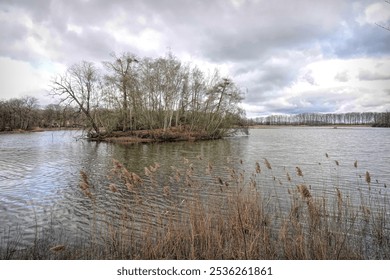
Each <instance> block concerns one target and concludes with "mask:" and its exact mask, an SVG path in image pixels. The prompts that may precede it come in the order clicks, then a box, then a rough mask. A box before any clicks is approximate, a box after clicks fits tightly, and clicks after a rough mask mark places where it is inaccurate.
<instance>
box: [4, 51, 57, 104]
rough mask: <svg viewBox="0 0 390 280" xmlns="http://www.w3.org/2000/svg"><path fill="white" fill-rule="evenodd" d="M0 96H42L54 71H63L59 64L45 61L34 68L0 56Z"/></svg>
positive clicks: (6, 97) (22, 62)
mask: <svg viewBox="0 0 390 280" xmlns="http://www.w3.org/2000/svg"><path fill="white" fill-rule="evenodd" d="M0 69H1V75H0V85H1V88H0V98H1V99H9V98H19V97H21V96H24V95H39V96H38V97H40V98H42V97H43V98H44V97H45V94H46V93H47V91H48V85H49V82H50V79H51V77H52V73H53V72H55V71H63V70H64V66H63V65H61V64H52V63H45V64H40V65H38V66H37V67H36V68H34V67H33V66H31V65H30V64H29V63H27V62H24V61H17V60H13V59H10V58H5V57H0Z"/></svg>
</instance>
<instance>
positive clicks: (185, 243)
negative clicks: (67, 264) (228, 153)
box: [0, 155, 390, 260]
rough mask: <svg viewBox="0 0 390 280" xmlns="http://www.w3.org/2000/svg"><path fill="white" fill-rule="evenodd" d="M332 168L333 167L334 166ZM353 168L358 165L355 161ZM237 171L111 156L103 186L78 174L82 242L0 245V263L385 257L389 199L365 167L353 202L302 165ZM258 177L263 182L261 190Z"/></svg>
mask: <svg viewBox="0 0 390 280" xmlns="http://www.w3.org/2000/svg"><path fill="white" fill-rule="evenodd" d="M326 158H327V159H328V158H329V156H328V155H326ZM333 164H334V165H335V167H336V168H340V164H339V162H338V161H333ZM351 164H353V166H354V167H355V168H358V163H357V161H355V162H354V163H351ZM242 166H243V162H242V160H239V161H238V162H237V163H236V164H235V163H234V162H233V163H232V162H230V163H229V164H227V165H226V167H225V168H226V170H227V172H225V173H224V174H225V175H221V173H218V172H216V169H217V168H215V167H214V166H213V164H212V163H210V162H207V161H206V160H204V159H203V158H202V157H201V156H199V157H197V159H196V160H195V161H190V160H188V159H185V158H183V162H181V163H179V164H178V166H171V167H170V170H171V172H170V173H169V174H168V175H167V173H166V171H164V172H160V170H161V166H160V164H158V163H154V164H152V165H150V166H147V167H145V168H144V174H136V173H134V172H132V171H131V170H128V169H127V168H126V167H125V166H124V165H123V164H122V163H120V162H118V161H116V160H114V161H113V167H112V171H111V172H110V174H109V175H108V177H107V181H106V183H105V184H103V185H94V184H93V183H91V182H92V180H90V178H89V177H90V175H89V174H87V173H86V172H84V171H81V172H80V184H79V192H80V193H81V194H82V195H83V196H85V199H86V201H88V205H89V206H88V209H89V212H88V217H89V221H90V224H89V229H88V230H87V231H86V233H85V236H84V238H82V239H80V240H79V242H76V243H75V242H73V243H67V241H66V240H63V241H59V240H57V241H56V240H52V239H50V240H49V241H50V242H49V241H48V242H46V243H45V242H41V243H43V244H44V245H39V246H35V247H34V248H35V251H34V252H35V253H34V254H31V253H29V252H28V251H26V252H25V253H24V254H21V253H20V252H12V253H11V252H10V251H9V249H7V250H4V249H3V250H2V251H1V252H0V253H1V257H2V258H43V259H193V260H197V259H283V260H286V259H287V260H327V259H332V260H338V259H389V258H390V228H389V225H388V218H389V215H390V214H389V212H388V209H387V208H386V205H388V201H387V196H385V195H374V193H373V192H372V191H371V188H372V179H371V176H370V173H369V172H368V171H367V172H365V173H363V177H362V176H361V175H359V176H360V177H362V180H357V183H356V184H358V186H357V189H366V191H360V199H359V200H356V199H352V198H351V196H350V195H349V194H345V193H343V191H342V186H340V185H334V184H331V185H327V186H324V187H325V188H327V191H326V192H319V191H314V190H313V189H312V188H311V185H310V184H309V182H306V179H305V172H304V170H302V168H300V167H296V168H295V174H292V173H289V172H287V171H286V174H285V178H283V180H282V179H281V178H276V177H275V176H274V173H273V166H272V165H271V163H270V162H269V161H268V160H267V159H263V161H259V162H255V163H254V164H253V171H252V170H251V171H248V170H244V169H242ZM337 172H339V170H337ZM357 176H358V175H357ZM264 178H268V179H269V180H268V181H267V182H268V183H267V184H271V186H270V185H268V186H265V185H264ZM363 178H364V180H363ZM334 181H335V180H330V182H334ZM336 181H337V182H338V181H339V180H336ZM385 187H386V186H385ZM152 194H153V195H152ZM379 201H380V203H378V202H379ZM101 205H106V206H105V207H102V206H101ZM107 205H109V207H107ZM377 205H382V206H380V207H376V206H377ZM86 215H87V214H86ZM36 250H38V251H40V250H41V251H42V252H41V253H39V254H37V253H36Z"/></svg>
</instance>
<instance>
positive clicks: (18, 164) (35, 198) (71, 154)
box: [0, 128, 390, 244]
mask: <svg viewBox="0 0 390 280" xmlns="http://www.w3.org/2000/svg"><path fill="white" fill-rule="evenodd" d="M80 134H81V133H80V132H78V131H55V132H51V131H49V132H40V133H27V134H8V135H5V134H4V135H0V224H1V225H0V244H4V243H7V242H9V241H10V240H13V239H15V240H18V241H19V242H21V243H22V244H28V243H29V242H32V241H33V240H34V238H35V237H36V236H35V234H36V228H37V227H39V228H47V229H53V228H54V229H56V228H58V229H59V231H60V234H62V235H63V236H64V237H66V238H70V239H72V238H74V237H76V236H82V233H83V232H84V231H87V230H88V227H89V226H88V225H89V219H90V218H91V217H90V215H91V209H90V201H88V199H86V198H85V197H84V195H83V194H82V193H81V191H80V188H79V182H80V170H83V171H85V172H87V173H88V174H90V180H91V182H92V183H93V184H94V186H95V188H96V189H99V190H100V189H104V190H106V189H107V178H106V175H107V174H108V172H109V170H111V169H112V167H113V164H112V159H113V158H115V159H117V160H119V161H120V162H122V163H124V164H125V165H126V167H127V168H128V169H129V170H130V171H133V172H136V173H138V174H140V175H142V176H144V167H145V166H150V165H153V164H154V163H155V162H157V163H159V164H160V165H161V169H162V172H163V173H164V172H166V173H171V171H172V168H171V166H178V167H180V166H182V165H183V164H184V162H193V163H194V166H195V167H196V168H199V169H203V170H204V168H206V167H207V165H208V163H210V164H211V165H212V166H213V170H214V172H215V174H217V175H218V174H220V175H221V177H222V176H225V177H226V174H227V173H228V170H227V168H226V167H227V166H229V167H232V166H233V167H237V168H238V169H239V170H245V172H247V174H248V175H250V174H251V173H253V172H254V170H255V163H256V162H259V163H260V166H261V168H262V175H261V176H263V177H261V178H263V179H261V178H260V180H263V183H262V184H259V187H261V188H269V192H270V193H272V191H271V189H272V188H275V186H281V187H280V188H277V189H278V191H277V192H278V194H277V195H278V199H280V201H281V203H282V204H283V202H284V201H287V197H288V196H287V187H283V186H286V185H290V186H291V182H287V177H286V176H287V175H286V174H287V172H288V173H289V174H290V176H291V177H292V179H293V181H294V182H297V183H299V182H302V180H304V182H305V183H307V184H309V185H310V187H311V189H312V191H313V192H320V193H326V194H329V195H332V194H334V190H335V187H339V188H342V192H343V193H344V194H347V195H348V196H350V197H352V199H358V193H361V192H367V191H368V187H367V184H366V183H365V173H366V171H369V172H370V174H371V190H370V192H372V193H375V194H377V195H378V196H380V197H387V196H388V188H389V187H390V172H389V171H388V170H390V129H380V128H339V129H332V128H280V129H254V130H251V131H250V135H249V136H242V137H232V138H227V139H224V140H218V141H203V142H179V143H163V144H136V145H128V146H125V145H114V144H106V143H94V142H92V143H91V142H87V141H85V140H80ZM325 154H327V155H328V157H326V156H325ZM265 158H266V159H267V160H268V161H269V163H270V164H271V166H272V169H271V170H270V169H267V167H266V165H265V164H264V159H265ZM355 160H357V161H358V168H355V167H354V162H355ZM336 161H337V163H338V165H337V164H336ZM296 166H299V167H300V168H301V169H302V171H303V174H304V177H303V178H302V177H298V176H297V175H296V172H295V168H296ZM201 179H202V180H203V181H205V182H206V183H209V184H210V185H215V180H214V179H215V178H213V177H212V176H209V177H207V176H203V177H201ZM161 180H162V179H161ZM164 180H165V179H164ZM160 183H161V185H164V184H166V183H167V182H160ZM216 189H217V188H210V190H209V191H207V193H206V195H209V196H212V195H218V192H217V191H215V190H216ZM178 193H180V192H178ZM147 195H148V197H153V193H148V194H147ZM271 195H272V194H271ZM179 200H180V197H179ZM107 203H108V202H107ZM155 203H156V204H157V205H159V204H163V203H164V202H163V201H162V200H158V199H157V198H156V199H155ZM379 206H381V205H379ZM382 206H383V205H382ZM153 211H154V210H150V212H151V213H150V214H151V215H153ZM57 234H58V233H57Z"/></svg>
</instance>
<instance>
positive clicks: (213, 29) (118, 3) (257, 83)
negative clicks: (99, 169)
mask: <svg viewBox="0 0 390 280" xmlns="http://www.w3.org/2000/svg"><path fill="white" fill-rule="evenodd" d="M378 25H382V26H385V27H388V26H390V4H389V3H386V2H385V1H374V0H359V1H352V0H322V1H312V0H272V1H270V0H153V1H152V0H150V1H149V0H144V1H141V0H139V1H136V0H110V1H105V0H78V1H76V0H75V1H72V0H34V1H31V0H12V1H11V0H9V1H8V0H0V34H1V39H0V99H9V98H12V97H22V96H25V95H32V96H36V97H37V98H38V99H39V100H40V103H41V104H47V103H50V102H51V100H50V99H49V97H48V96H47V91H48V85H49V83H50V79H51V78H52V77H53V76H54V75H55V74H57V73H61V72H63V71H64V70H65V69H66V67H68V66H69V65H71V64H73V63H76V62H80V61H81V60H88V61H94V62H96V63H100V62H101V61H103V60H109V59H110V53H112V52H116V53H118V54H120V53H122V52H127V51H129V52H132V53H134V54H136V55H137V56H139V57H145V56H149V57H157V56H162V55H165V54H166V53H167V52H168V51H172V52H173V53H174V55H176V56H177V57H178V58H179V59H181V60H182V61H193V62H194V63H196V64H198V65H200V66H201V67H204V69H214V68H215V67H217V68H218V69H220V71H221V72H222V73H223V74H224V75H227V76H229V77H231V78H232V79H233V80H234V81H235V82H236V83H237V85H238V86H239V87H240V88H241V89H242V90H243V91H244V92H246V95H245V100H244V103H243V107H244V108H245V110H246V112H247V116H248V117H255V116H264V115H268V114H285V113H301V112H324V113H325V112H352V111H386V110H390V31H387V30H385V29H384V28H381V27H379V26H378Z"/></svg>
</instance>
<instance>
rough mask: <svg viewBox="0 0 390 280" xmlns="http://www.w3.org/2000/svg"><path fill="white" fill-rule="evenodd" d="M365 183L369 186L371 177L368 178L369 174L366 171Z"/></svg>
mask: <svg viewBox="0 0 390 280" xmlns="http://www.w3.org/2000/svg"><path fill="white" fill-rule="evenodd" d="M366 183H367V184H368V185H370V184H371V176H370V173H369V172H368V171H366Z"/></svg>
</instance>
